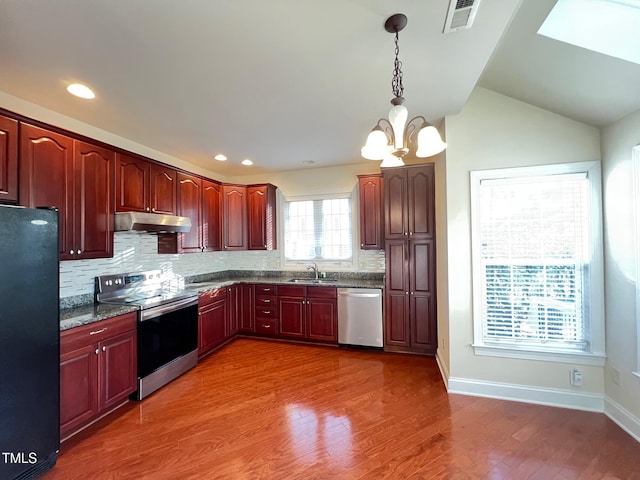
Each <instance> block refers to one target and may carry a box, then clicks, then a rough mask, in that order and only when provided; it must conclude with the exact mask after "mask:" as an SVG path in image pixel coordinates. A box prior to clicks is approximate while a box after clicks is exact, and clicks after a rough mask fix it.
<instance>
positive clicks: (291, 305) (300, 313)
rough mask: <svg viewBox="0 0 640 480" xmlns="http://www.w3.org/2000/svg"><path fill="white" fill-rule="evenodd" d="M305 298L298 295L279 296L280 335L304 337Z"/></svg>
mask: <svg viewBox="0 0 640 480" xmlns="http://www.w3.org/2000/svg"><path fill="white" fill-rule="evenodd" d="M305 307H306V300H305V298H300V297H279V299H278V311H279V313H280V322H279V328H278V334H279V335H280V336H282V337H289V338H304V337H305V328H304V327H305V325H304V324H305V313H306V308H305Z"/></svg>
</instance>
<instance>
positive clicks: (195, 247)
mask: <svg viewBox="0 0 640 480" xmlns="http://www.w3.org/2000/svg"><path fill="white" fill-rule="evenodd" d="M201 195H202V180H201V179H200V178H198V177H194V176H192V175H187V174H185V173H178V213H179V215H181V216H183V217H189V219H190V220H191V230H189V232H186V233H179V234H178V245H179V250H178V251H179V252H181V253H182V252H201V251H202V248H203V247H202V235H201V229H202V212H201V209H200V201H201V200H200V197H201ZM168 235H174V234H168Z"/></svg>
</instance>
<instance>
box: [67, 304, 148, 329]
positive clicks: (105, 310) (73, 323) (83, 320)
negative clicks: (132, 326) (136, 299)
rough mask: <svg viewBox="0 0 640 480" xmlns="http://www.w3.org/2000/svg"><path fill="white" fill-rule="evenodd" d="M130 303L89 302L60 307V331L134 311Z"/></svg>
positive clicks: (134, 308)
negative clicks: (107, 303) (88, 303)
mask: <svg viewBox="0 0 640 480" xmlns="http://www.w3.org/2000/svg"><path fill="white" fill-rule="evenodd" d="M136 310H137V308H136V307H132V306H131V305H106V304H104V303H101V304H90V305H82V306H79V307H70V308H62V309H60V331H64V330H69V329H70V328H73V327H79V326H81V325H87V324H89V323H94V322H99V321H100V320H106V319H107V318H111V317H117V316H118V315H124V314H125V313H129V312H135V311H136Z"/></svg>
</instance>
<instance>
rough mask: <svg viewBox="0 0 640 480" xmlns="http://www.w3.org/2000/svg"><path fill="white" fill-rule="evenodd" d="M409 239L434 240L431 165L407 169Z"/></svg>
mask: <svg viewBox="0 0 640 480" xmlns="http://www.w3.org/2000/svg"><path fill="white" fill-rule="evenodd" d="M407 183H408V212H409V216H408V218H409V238H410V239H420V238H434V235H435V227H434V225H435V218H434V217H435V207H434V199H435V191H434V169H433V165H423V166H421V167H418V168H416V167H412V168H409V169H407Z"/></svg>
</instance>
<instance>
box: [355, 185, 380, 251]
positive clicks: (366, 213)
mask: <svg viewBox="0 0 640 480" xmlns="http://www.w3.org/2000/svg"><path fill="white" fill-rule="evenodd" d="M358 183H359V189H360V248H361V249H362V250H380V249H382V248H384V228H383V222H382V199H383V182H382V176H380V175H370V176H359V177H358Z"/></svg>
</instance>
